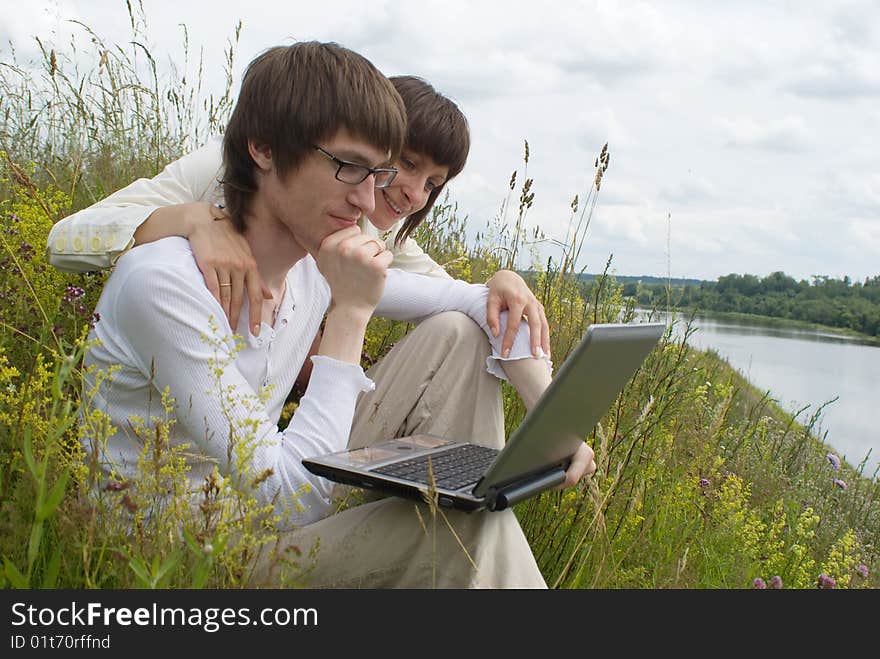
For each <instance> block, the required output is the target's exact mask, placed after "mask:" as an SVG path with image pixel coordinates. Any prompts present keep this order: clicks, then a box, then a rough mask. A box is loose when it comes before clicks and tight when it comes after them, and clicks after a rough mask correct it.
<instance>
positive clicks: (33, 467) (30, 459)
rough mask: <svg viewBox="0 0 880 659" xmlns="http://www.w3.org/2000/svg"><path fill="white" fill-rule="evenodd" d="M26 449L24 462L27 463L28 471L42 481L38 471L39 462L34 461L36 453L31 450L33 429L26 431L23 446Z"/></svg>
mask: <svg viewBox="0 0 880 659" xmlns="http://www.w3.org/2000/svg"><path fill="white" fill-rule="evenodd" d="M22 448H23V449H24V451H23V452H24V461H25V462H26V463H27V466H28V469H29V470H30V472H31V475H32V476H33V477H34V478H35V479H36V480H38V481H39V480H40V474H39V472H38V471H37V462H36V460H34V452H33V450H32V449H31V429H30V428H25V429H24V442H23V445H22Z"/></svg>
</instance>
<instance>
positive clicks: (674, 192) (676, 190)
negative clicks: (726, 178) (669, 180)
mask: <svg viewBox="0 0 880 659" xmlns="http://www.w3.org/2000/svg"><path fill="white" fill-rule="evenodd" d="M717 195H718V188H717V186H716V185H715V184H714V183H713V182H712V181H710V180H708V179H706V178H701V177H696V176H689V177H688V178H686V179H684V180H683V181H681V182H680V183H678V184H676V185H674V186H670V187H665V188H662V189H661V190H660V197H661V198H662V199H666V200H668V201H671V202H674V203H677V204H691V203H703V202H707V201H712V200H714V199H716V198H717Z"/></svg>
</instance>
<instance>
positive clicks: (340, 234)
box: [316, 226, 394, 317]
mask: <svg viewBox="0 0 880 659" xmlns="http://www.w3.org/2000/svg"><path fill="white" fill-rule="evenodd" d="M393 259H394V255H393V254H392V253H391V252H390V251H389V250H387V249H385V245H383V244H382V243H380V242H379V241H378V240H376V239H375V238H370V237H369V236H367V235H365V234H364V233H362V232H361V230H360V228H359V227H356V226H353V227H348V228H346V229H341V230H340V231H336V232H334V233H331V234H330V235H329V236H327V237H326V238H324V240H323V241H322V242H321V247H320V248H319V249H318V254H317V255H316V261H317V263H318V269H319V270H320V271H321V274H322V275H324V279H326V280H327V283H328V284H330V293H331V296H332V300H331V303H330V304H331V308H343V307H344V308H346V309H350V310H353V311H358V312H361V311H365V312H366V313H367V316H368V317H369V316H371V315H372V314H373V311H374V310H375V308H376V305H377V304H379V299H380V298H381V297H382V293H383V292H384V291H385V277H386V275H387V272H388V266H389V265H391V261H392V260H393Z"/></svg>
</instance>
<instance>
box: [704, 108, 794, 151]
mask: <svg viewBox="0 0 880 659" xmlns="http://www.w3.org/2000/svg"><path fill="white" fill-rule="evenodd" d="M720 123H721V126H722V129H723V130H724V132H725V134H726V145H727V146H733V147H737V148H749V149H761V150H764V151H779V152H787V153H791V152H797V151H805V150H806V149H807V148H808V147H809V146H810V134H809V131H808V129H807V122H806V121H805V120H804V118H803V117H800V116H791V115H789V116H786V117H783V118H781V119H770V120H767V121H758V120H755V119H751V118H743V119H735V120H734V119H723V120H721V122H720Z"/></svg>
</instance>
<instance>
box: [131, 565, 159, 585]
mask: <svg viewBox="0 0 880 659" xmlns="http://www.w3.org/2000/svg"><path fill="white" fill-rule="evenodd" d="M128 567H130V568H131V571H132V572H134V576H135V577H137V580H138V584H139V586H140V587H141V588H152V587H153V580H152V579H151V578H150V571H149V570H147V566H146V565H145V564H144V561H143V559H140V558H132V559H131V560H130V561H129V562H128Z"/></svg>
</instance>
